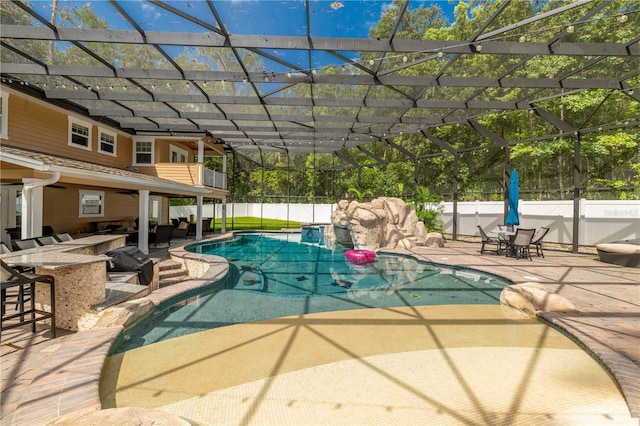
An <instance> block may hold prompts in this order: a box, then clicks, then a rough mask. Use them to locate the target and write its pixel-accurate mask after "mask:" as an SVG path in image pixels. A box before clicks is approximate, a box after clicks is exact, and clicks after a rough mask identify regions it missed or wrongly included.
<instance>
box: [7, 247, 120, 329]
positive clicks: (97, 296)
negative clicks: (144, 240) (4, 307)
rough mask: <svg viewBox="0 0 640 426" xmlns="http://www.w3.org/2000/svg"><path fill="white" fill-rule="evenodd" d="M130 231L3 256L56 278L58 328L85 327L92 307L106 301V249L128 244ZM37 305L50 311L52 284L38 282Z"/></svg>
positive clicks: (12, 261)
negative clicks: (127, 236) (83, 324)
mask: <svg viewBox="0 0 640 426" xmlns="http://www.w3.org/2000/svg"><path fill="white" fill-rule="evenodd" d="M125 241H126V235H92V236H89V237H85V238H79V239H76V240H72V241H65V242H63V243H60V244H52V245H49V246H42V247H37V248H31V249H27V250H21V251H16V252H13V253H7V254H4V255H2V256H1V258H2V260H4V261H5V262H6V263H7V264H9V265H12V266H33V267H35V269H36V273H38V274H46V275H52V276H53V277H54V278H55V281H56V295H55V296H56V299H55V301H56V328H62V329H65V330H70V331H78V330H79V329H81V328H82V327H81V325H82V322H83V319H84V318H85V317H87V316H89V315H90V314H92V312H93V311H92V309H91V307H92V306H94V305H96V304H99V303H103V302H104V301H105V294H106V282H107V267H106V261H107V260H108V259H109V257H107V256H106V255H105V254H104V253H106V252H107V251H109V250H113V249H116V248H119V247H123V246H124V245H125ZM35 298H36V305H38V306H39V308H40V309H44V310H45V311H48V310H49V309H50V306H48V302H47V301H48V300H49V287H48V286H45V285H41V284H36V294H35Z"/></svg>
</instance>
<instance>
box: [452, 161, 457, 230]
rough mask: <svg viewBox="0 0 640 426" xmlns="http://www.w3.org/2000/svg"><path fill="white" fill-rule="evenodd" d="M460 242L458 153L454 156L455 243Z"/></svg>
mask: <svg viewBox="0 0 640 426" xmlns="http://www.w3.org/2000/svg"><path fill="white" fill-rule="evenodd" d="M457 240H458V153H457V152H456V153H455V154H454V155H453V241H457Z"/></svg>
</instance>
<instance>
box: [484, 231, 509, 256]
mask: <svg viewBox="0 0 640 426" xmlns="http://www.w3.org/2000/svg"><path fill="white" fill-rule="evenodd" d="M477 226H478V230H479V231H480V237H482V247H480V254H484V251H485V246H487V245H490V246H493V245H494V244H495V246H496V249H495V252H496V254H502V250H503V248H506V247H507V244H508V240H505V239H502V238H500V237H498V238H493V237H490V236H488V235H487V233H486V232H485V231H484V229H482V227H481V226H480V225H477ZM491 251H493V250H491Z"/></svg>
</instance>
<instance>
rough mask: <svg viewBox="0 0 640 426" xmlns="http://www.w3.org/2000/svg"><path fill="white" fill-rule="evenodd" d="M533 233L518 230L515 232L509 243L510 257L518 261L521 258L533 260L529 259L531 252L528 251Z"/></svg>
mask: <svg viewBox="0 0 640 426" xmlns="http://www.w3.org/2000/svg"><path fill="white" fill-rule="evenodd" d="M535 232H536V230H535V229H525V228H518V229H517V230H516V235H515V236H514V237H513V240H512V241H511V242H510V243H509V253H510V254H511V256H513V257H516V258H518V259H519V258H521V257H527V258H528V259H529V260H533V259H532V258H531V250H530V249H529V246H531V239H532V238H533V234H534V233H535Z"/></svg>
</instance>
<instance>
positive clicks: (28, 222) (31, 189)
mask: <svg viewBox="0 0 640 426" xmlns="http://www.w3.org/2000/svg"><path fill="white" fill-rule="evenodd" d="M59 179H60V173H59V172H54V173H53V174H52V175H51V177H50V178H48V179H30V178H25V179H22V182H23V184H24V185H23V186H22V219H21V224H20V227H21V228H22V232H21V235H20V237H21V238H22V239H25V238H33V237H39V236H41V235H42V211H43V207H42V194H43V193H44V191H43V189H42V188H44V187H45V186H47V185H51V184H52V183H56V182H57V181H58V180H59Z"/></svg>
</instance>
